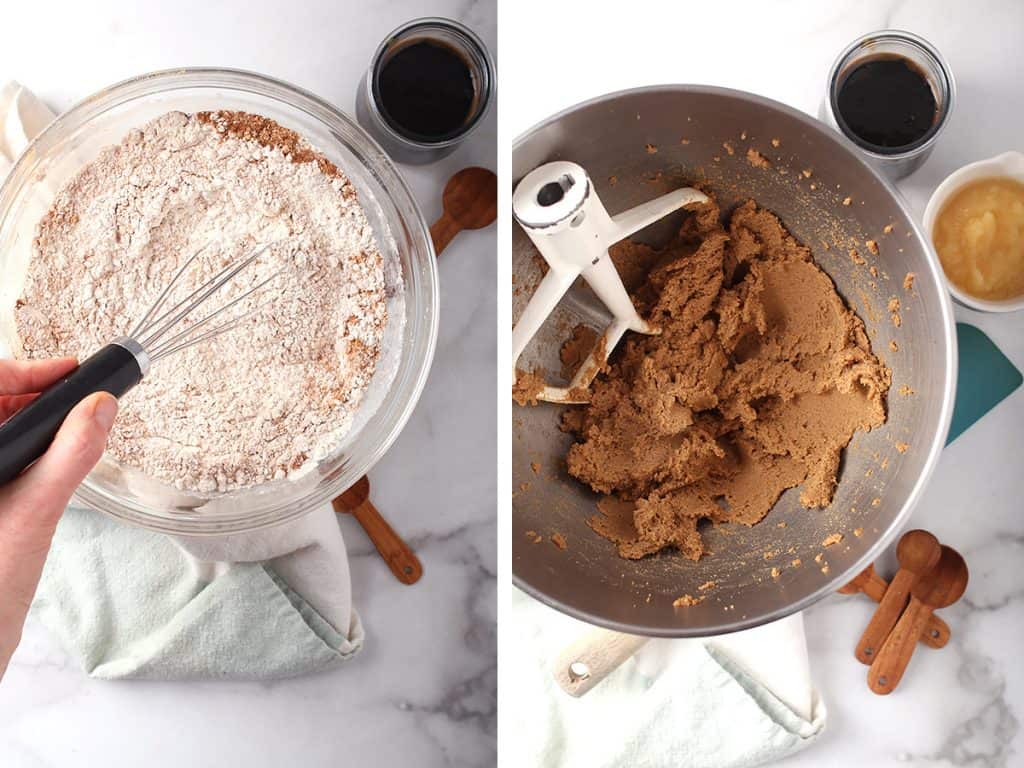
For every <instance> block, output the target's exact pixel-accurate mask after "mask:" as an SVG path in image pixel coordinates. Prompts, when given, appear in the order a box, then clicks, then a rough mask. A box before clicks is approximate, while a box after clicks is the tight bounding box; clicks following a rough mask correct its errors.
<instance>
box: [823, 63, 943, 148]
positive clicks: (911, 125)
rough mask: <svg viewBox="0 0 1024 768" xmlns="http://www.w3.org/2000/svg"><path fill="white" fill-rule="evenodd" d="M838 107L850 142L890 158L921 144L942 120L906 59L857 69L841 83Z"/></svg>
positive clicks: (918, 72) (928, 90)
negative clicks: (853, 141) (886, 154)
mask: <svg viewBox="0 0 1024 768" xmlns="http://www.w3.org/2000/svg"><path fill="white" fill-rule="evenodd" d="M836 101H837V106H838V108H839V119H840V122H841V123H842V124H843V127H844V128H845V129H846V131H847V133H852V134H853V136H852V138H854V139H859V140H860V142H861V143H863V144H867V145H869V146H870V147H876V148H879V149H882V150H888V151H889V152H893V151H901V150H905V149H908V148H910V147H912V146H913V145H914V144H917V143H919V142H921V141H922V140H923V139H924V138H925V136H926V135H928V133H929V132H930V131H931V129H932V126H934V125H935V123H936V120H937V117H938V105H937V104H936V102H935V94H934V93H933V92H932V88H931V85H930V84H929V83H928V79H927V78H926V77H925V75H924V73H923V72H921V70H920V69H918V68H917V67H916V66H915V65H914V64H913V63H912V62H910V61H908V60H907V59H905V58H903V57H902V56H886V57H878V58H873V59H870V60H868V61H865V62H863V63H861V64H859V65H857V66H856V67H855V68H853V70H852V71H851V72H850V73H849V74H848V75H847V76H846V77H845V78H844V79H843V82H842V84H841V85H840V86H839V94H838V96H837V98H836Z"/></svg>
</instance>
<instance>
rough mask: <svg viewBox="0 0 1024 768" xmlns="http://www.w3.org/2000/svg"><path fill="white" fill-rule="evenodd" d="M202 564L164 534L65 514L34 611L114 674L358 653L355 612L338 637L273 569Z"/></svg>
mask: <svg viewBox="0 0 1024 768" xmlns="http://www.w3.org/2000/svg"><path fill="white" fill-rule="evenodd" d="M269 562H270V563H273V562H274V561H273V560H271V561H269ZM207 565H209V564H206V563H202V562H201V561H199V560H196V559H195V558H193V557H192V556H191V555H189V554H187V553H186V552H185V551H184V550H183V549H182V548H181V547H180V546H179V545H178V544H176V543H175V540H174V539H172V538H170V537H168V536H164V535H162V534H158V533H151V532H149V531H145V530H142V529H139V528H134V527H131V526H127V525H124V524H123V523H119V522H117V521H115V520H113V519H111V518H109V517H107V516H105V515H103V514H100V513H98V512H94V511H92V510H87V509H79V508H75V507H69V508H68V509H67V511H66V512H65V513H64V517H63V519H62V520H61V522H60V525H59V527H58V531H57V536H56V540H55V546H54V547H53V549H52V550H51V552H50V556H49V557H48V559H47V561H46V568H45V569H44V572H43V578H42V581H41V582H40V585H39V590H38V591H37V593H36V599H35V602H34V603H33V606H32V611H33V614H34V615H35V616H36V617H37V618H38V619H39V620H40V621H41V622H42V623H43V624H44V625H45V626H46V627H47V628H48V629H49V630H50V631H51V632H53V633H54V634H55V635H56V636H57V638H58V639H59V640H60V642H61V644H62V645H63V646H64V648H65V649H66V650H67V652H68V653H70V654H71V655H72V656H74V657H75V658H76V659H77V660H78V662H79V663H80V664H81V666H82V668H83V669H84V670H85V671H86V672H87V673H88V674H89V675H91V676H93V677H98V678H107V679H113V678H140V679H160V680H168V679H193V678H231V679H272V678H279V677H289V676H294V675H300V674H304V673H309V672H315V671H321V670H325V669H329V668H331V667H334V666H336V665H338V664H340V663H342V662H344V661H345V660H346V659H348V658H351V657H352V656H353V655H354V654H355V653H356V652H357V651H359V649H360V648H361V647H362V643H363V629H362V626H361V624H360V622H359V617H358V615H357V614H356V613H355V611H351V612H350V613H347V614H346V615H349V616H350V617H351V619H350V625H349V626H347V627H345V630H346V632H345V633H344V634H343V633H341V632H339V631H338V630H337V629H336V628H335V627H334V626H332V624H331V623H330V622H329V621H327V620H326V619H324V618H323V616H322V615H321V612H320V611H317V610H316V609H314V608H313V607H312V606H311V605H310V604H309V603H308V602H307V601H306V600H304V599H303V598H302V597H301V596H300V595H298V594H297V593H296V592H295V591H294V590H293V589H291V588H290V587H289V586H288V585H287V584H286V583H285V581H284V580H283V579H282V578H281V576H279V575H278V573H276V572H275V570H274V568H273V567H272V566H271V565H269V564H268V563H267V562H235V563H216V564H215V566H216V567H213V568H207V567H206V566H207ZM346 575H347V573H346ZM344 586H345V587H347V584H346V585H344Z"/></svg>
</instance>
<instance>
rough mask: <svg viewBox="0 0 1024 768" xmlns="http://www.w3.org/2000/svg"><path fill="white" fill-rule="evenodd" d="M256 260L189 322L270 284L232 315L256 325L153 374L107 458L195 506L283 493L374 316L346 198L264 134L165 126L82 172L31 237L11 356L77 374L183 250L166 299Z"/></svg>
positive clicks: (340, 414)
mask: <svg viewBox="0 0 1024 768" xmlns="http://www.w3.org/2000/svg"><path fill="white" fill-rule="evenodd" d="M257 243H271V244H272V245H271V247H270V248H269V249H268V250H267V251H266V252H265V253H264V254H263V255H262V256H260V258H259V259H258V260H257V262H256V264H254V265H252V266H250V267H249V268H247V269H246V270H245V271H244V272H243V273H241V274H240V275H239V276H238V277H237V278H236V279H235V280H233V281H232V283H231V284H230V285H228V286H225V288H224V289H222V290H221V291H220V292H218V293H217V294H215V295H214V296H213V297H211V299H210V303H209V304H208V305H207V306H206V307H204V308H202V309H200V310H198V311H197V314H195V315H194V316H193V318H192V319H193V321H194V320H199V319H201V318H202V317H203V316H204V315H205V314H206V312H207V311H208V310H210V309H214V308H216V307H217V306H220V305H222V304H223V303H226V302H227V301H229V300H230V299H231V298H232V297H233V296H236V295H238V294H240V293H242V292H243V291H245V290H246V288H248V287H251V286H253V285H255V284H256V283H257V282H259V281H260V280H262V279H264V278H266V277H267V276H269V275H271V274H273V272H275V271H277V270H279V269H281V268H282V267H283V268H284V273H283V274H282V275H281V276H279V277H277V278H276V279H275V280H274V281H273V282H272V283H271V284H270V285H268V286H266V288H264V289H263V290H261V291H259V292H257V294H256V295H255V296H254V297H252V298H251V299H247V300H245V301H244V302H242V303H241V304H240V305H238V307H237V308H236V309H237V310H238V311H245V310H246V309H248V308H251V307H253V306H257V305H259V307H260V308H259V311H258V312H257V313H256V315H255V316H254V317H253V318H252V319H251V320H248V321H246V322H244V323H243V324H242V325H241V326H240V327H239V328H237V329H236V330H233V331H231V332H229V333H227V334H225V335H223V336H220V337H218V338H216V339H214V340H212V341H210V342H207V343H204V344H201V345H199V346H196V347H192V348H190V349H188V350H185V351H183V352H181V353H179V354H177V355H174V356H171V357H169V358H167V359H165V360H161V361H160V362H158V363H157V364H156V365H154V367H153V370H152V371H151V372H150V374H149V376H148V377H147V378H146V379H145V380H143V382H142V384H141V385H140V386H139V387H137V388H136V389H135V390H133V391H132V392H130V393H128V395H126V396H125V397H124V398H123V401H122V410H121V414H120V416H119V418H118V420H117V423H116V424H115V427H114V431H113V434H112V435H111V439H110V442H109V444H108V450H109V452H110V453H111V454H112V455H113V456H114V458H116V459H117V460H118V461H120V462H121V463H123V464H126V465H128V466H132V467H136V468H138V469H140V470H142V471H143V472H145V473H146V474H148V475H150V476H152V477H155V478H158V479H160V480H163V481H165V482H168V483H172V484H174V485H176V486H177V487H179V488H184V489H188V490H194V491H201V492H209V491H214V490H228V489H232V488H237V487H243V486H250V485H255V484H258V483H261V482H264V481H266V480H269V479H273V478H280V477H284V476H286V475H287V474H289V473H290V472H292V471H294V470H297V469H298V468H299V467H301V466H303V465H304V464H307V463H308V462H310V461H312V460H316V459H318V458H320V457H322V456H323V455H325V454H326V453H327V452H329V451H330V450H331V449H332V448H333V447H334V446H336V445H337V444H338V443H339V442H340V440H341V438H342V437H343V436H344V434H345V433H346V431H347V430H348V428H349V425H350V423H351V420H352V415H353V413H354V411H355V409H356V407H357V405H358V404H359V401H360V398H361V397H362V394H363V391H364V390H365V388H366V386H367V384H368V382H369V380H370V377H371V375H372V374H373V371H374V367H375V365H376V362H377V359H378V357H379V354H380V340H381V336H382V332H383V329H384V326H385V323H386V320H387V310H386V306H385V293H384V290H385V285H384V274H383V268H382V259H381V255H380V253H379V251H378V248H377V244H376V242H375V241H374V237H373V232H372V229H371V227H370V226H369V224H368V223H367V220H366V217H365V215H364V213H363V210H362V208H361V207H360V205H359V203H358V201H357V199H356V195H355V190H354V188H353V187H352V185H351V184H350V183H349V181H348V180H347V179H346V178H345V177H344V175H342V174H341V173H340V172H339V171H338V169H337V168H335V167H334V166H333V165H331V164H330V163H329V162H328V161H326V160H325V159H324V158H323V157H322V156H320V155H318V154H316V153H315V152H313V151H312V150H311V148H310V147H309V146H308V145H307V144H306V143H305V142H304V141H302V140H301V139H299V137H298V136H297V135H296V134H294V133H293V132H291V131H287V130H285V129H284V128H282V127H281V126H279V125H277V124H276V123H274V122H273V121H270V120H268V119H266V118H262V117H259V116H256V115H247V114H244V113H213V114H212V115H210V114H201V115H185V114H182V113H179V112H172V113H168V114H166V115H163V116H162V117H160V118H158V119H156V120H154V121H152V122H151V123H149V124H148V125H146V126H145V127H143V128H142V129H140V130H137V131H133V132H132V133H131V134H129V135H128V136H127V137H126V138H125V139H124V140H123V141H122V142H121V144H119V145H117V146H114V147H108V148H107V149H105V150H103V152H101V153H100V155H99V156H98V157H97V158H96V160H94V161H93V162H92V163H90V164H89V165H87V166H86V167H85V168H83V169H82V171H81V172H80V173H79V174H78V175H77V176H76V177H75V178H74V179H72V180H71V181H70V182H69V183H68V184H67V185H66V186H65V188H64V189H63V190H61V192H60V193H59V194H58V195H57V197H56V199H55V200H54V203H53V206H52V207H51V209H50V211H49V213H48V214H47V215H46V216H45V217H44V218H43V219H42V221H41V222H40V224H39V229H38V232H37V236H36V240H35V243H34V248H33V258H32V261H31V263H30V265H29V271H28V276H27V279H26V284H25V288H24V291H23V294H22V298H21V300H20V301H19V302H18V307H17V309H16V312H15V321H16V324H17V329H18V334H19V336H20V339H21V343H22V347H23V350H22V354H23V356H25V357H35V358H37V357H48V356H53V355H59V354H77V355H79V356H80V357H84V356H85V355H88V354H90V353H91V352H93V351H95V350H96V349H98V348H99V347H101V346H103V345H104V344H106V343H108V342H109V341H111V340H112V339H114V338H116V337H117V336H122V335H124V334H125V333H127V332H128V331H129V330H130V329H131V327H132V326H133V325H134V323H135V321H136V320H137V319H139V318H141V316H142V315H143V314H144V312H145V310H146V308H148V306H149V305H150V304H151V303H152V302H153V301H154V300H155V299H156V297H157V296H158V294H159V293H160V291H161V290H162V289H163V288H164V287H165V286H166V285H167V283H168V282H169V281H170V280H171V277H172V276H173V274H174V272H175V271H176V269H177V268H178V267H179V266H180V265H181V264H182V263H184V261H185V260H186V259H187V258H189V257H190V256H191V255H193V254H194V253H196V252H197V251H199V252H200V256H199V258H197V259H196V263H195V264H194V265H193V267H192V268H191V269H190V271H189V272H188V273H187V274H186V275H185V278H186V279H183V280H182V281H181V282H182V285H181V290H179V291H176V292H175V295H177V296H179V298H181V297H184V296H185V295H187V293H189V292H191V290H192V289H193V288H194V287H195V286H196V285H198V284H199V283H200V282H201V281H203V280H206V279H207V278H209V277H211V276H212V275H213V274H214V273H215V272H217V271H218V270H219V269H220V268H222V267H223V266H224V265H226V264H227V263H229V262H230V261H233V260H234V261H237V260H239V259H241V258H243V257H244V256H245V255H246V254H247V253H249V252H250V251H252V250H253V249H254V247H255V245H256V244H257ZM171 298H172V300H173V298H174V297H173V296H172V297H171Z"/></svg>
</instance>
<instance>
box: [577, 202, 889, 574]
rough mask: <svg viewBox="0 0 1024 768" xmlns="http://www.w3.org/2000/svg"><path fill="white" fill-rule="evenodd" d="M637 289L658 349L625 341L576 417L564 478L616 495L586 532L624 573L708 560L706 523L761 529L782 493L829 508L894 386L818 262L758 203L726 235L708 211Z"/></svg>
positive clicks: (651, 254)
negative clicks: (842, 466) (633, 565)
mask: <svg viewBox="0 0 1024 768" xmlns="http://www.w3.org/2000/svg"><path fill="white" fill-rule="evenodd" d="M695 213H696V215H694V216H692V217H690V218H689V219H688V220H687V221H686V222H685V223H684V225H683V227H682V229H681V231H680V233H679V235H678V238H677V239H676V241H675V242H674V243H672V244H671V245H670V246H669V247H667V248H666V249H665V250H663V251H652V250H651V249H649V248H647V247H646V246H638V245H635V244H632V243H621V244H619V245H618V246H615V247H614V248H613V249H612V257H613V259H614V260H615V261H616V262H617V263H623V264H630V265H632V266H631V269H630V270H628V272H630V273H632V274H635V273H636V268H635V265H636V261H637V259H645V260H646V261H647V263H648V264H653V267H652V268H651V269H650V270H649V272H648V274H647V276H646V279H645V280H644V281H643V282H642V283H641V284H640V285H639V286H637V284H636V282H635V281H634V282H633V285H629V283H630V282H631V281H630V280H629V279H627V281H626V282H627V285H628V287H630V289H631V290H633V289H635V293H634V299H635V301H636V303H637V307H638V309H639V310H640V312H641V314H642V315H643V316H645V317H646V318H647V319H648V320H649V321H650V322H651V323H653V324H654V325H656V326H658V327H659V328H661V330H662V333H661V334H660V335H657V336H640V335H635V334H631V335H630V336H629V337H628V338H627V339H626V341H625V342H624V343H623V345H622V347H621V348H620V350H619V351H618V353H617V354H616V355H614V356H613V358H612V360H611V363H610V367H609V368H608V369H607V370H606V371H605V372H604V373H602V374H601V375H600V376H599V377H598V379H597V380H596V381H595V382H594V384H593V388H592V389H593V396H592V399H591V402H590V404H588V405H586V406H581V407H578V408H573V409H571V410H568V411H566V413H565V415H564V416H563V428H564V429H566V430H567V431H570V432H572V433H574V434H575V435H576V436H577V438H578V441H577V442H576V443H575V444H574V445H573V446H572V447H571V448H570V450H569V454H568V468H569V472H570V474H572V475H573V476H574V477H576V478H578V479H580V480H581V481H583V482H585V483H587V484H588V485H590V486H591V487H592V488H593V489H594V490H596V491H598V492H600V493H603V494H608V495H609V497H614V498H608V499H607V500H606V501H605V502H602V503H601V504H600V505H599V508H600V510H601V514H600V515H597V516H595V517H594V518H593V519H592V520H591V521H590V522H591V526H592V527H593V528H594V529H595V530H596V531H597V532H598V533H600V534H602V535H604V536H606V537H607V538H609V539H611V540H613V541H615V542H616V543H617V544H618V545H619V552H620V554H621V555H622V556H623V557H625V558H633V559H635V558H641V557H644V556H645V555H650V554H653V553H656V552H659V551H661V550H663V549H666V548H676V549H678V550H679V551H680V552H682V553H683V554H684V555H686V556H687V557H689V558H691V559H694V560H696V559H698V558H699V557H700V556H701V554H702V553H703V551H704V550H703V543H702V540H701V536H700V534H699V532H698V523H699V522H700V521H701V520H703V519H708V520H711V521H714V522H726V521H730V522H739V523H744V524H746V525H754V524H755V523H757V522H759V521H760V520H761V519H762V518H763V517H764V516H765V515H766V514H767V513H768V512H769V510H771V508H772V506H773V505H774V504H775V502H776V501H777V500H778V498H779V496H780V495H781V494H782V492H783V491H785V490H786V489H788V488H793V487H795V486H802V491H801V494H800V502H801V504H803V505H804V506H805V507H809V508H813V507H825V506H827V505H828V504H830V503H831V501H832V496H833V493H834V491H835V487H836V482H837V477H836V476H837V473H838V470H839V462H840V457H841V454H842V451H843V449H844V448H845V447H846V445H847V443H849V441H850V439H851V438H852V436H853V434H854V433H855V432H856V431H858V430H870V429H872V428H874V427H877V426H879V425H881V424H883V423H884V422H885V419H886V410H885V407H886V406H885V400H886V395H887V392H888V389H889V385H890V381H891V373H890V371H889V369H888V368H886V367H885V366H884V365H883V364H882V363H880V362H879V360H878V359H877V358H876V357H875V356H874V355H873V354H872V352H871V346H870V343H869V341H868V337H867V335H866V333H865V330H864V324H863V322H862V321H861V320H860V318H858V317H857V316H856V315H855V314H854V313H853V312H852V311H851V310H850V309H849V308H848V307H847V306H846V304H845V303H844V302H843V299H842V298H840V296H839V294H838V293H837V292H836V289H835V287H834V286H833V284H832V281H831V280H830V279H829V277H828V276H827V275H826V274H825V273H824V272H822V270H821V269H820V268H819V267H818V266H817V264H815V262H814V260H813V258H812V256H811V252H810V250H809V249H808V248H807V247H806V246H804V245H802V244H801V243H799V242H797V241H796V240H795V239H794V238H793V237H792V236H791V235H790V234H789V233H788V232H787V231H786V230H785V229H784V228H783V226H782V224H781V223H780V222H779V220H778V219H777V218H776V217H775V216H774V215H772V214H771V213H769V212H768V211H766V210H763V209H760V208H758V207H757V206H756V204H755V203H754V202H753V201H750V202H747V203H746V204H744V205H742V206H740V207H739V208H737V209H736V210H735V211H734V213H733V214H732V216H731V217H730V219H729V222H728V228H727V229H726V228H724V227H723V225H722V223H721V221H720V216H719V210H718V208H717V207H716V206H715V205H713V204H707V205H704V206H700V207H699V208H696V209H695Z"/></svg>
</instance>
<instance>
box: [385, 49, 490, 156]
mask: <svg viewBox="0 0 1024 768" xmlns="http://www.w3.org/2000/svg"><path fill="white" fill-rule="evenodd" d="M377 90H378V93H377V101H378V103H379V105H380V108H381V112H382V113H383V115H384V118H385V119H386V120H387V121H388V123H389V124H390V125H391V127H392V128H394V129H395V130H396V131H398V132H399V133H401V134H402V135H403V136H406V137H408V138H411V139H413V140H416V141H425V142H437V141H445V140H447V139H450V138H454V137H455V136H457V135H458V134H459V133H460V131H461V129H462V128H463V127H465V125H466V123H467V122H468V121H469V118H470V116H471V114H472V112H473V107H474V103H475V101H476V87H475V83H474V81H473V73H472V71H471V70H470V68H469V64H468V63H467V62H466V60H465V59H464V58H463V57H462V55H461V54H459V52H458V51H456V50H454V49H453V48H450V47H448V46H447V45H444V44H443V43H439V42H434V41H432V40H421V41H418V42H414V43H410V44H408V45H405V46H403V47H402V48H400V49H399V50H397V51H395V52H394V53H393V54H392V55H391V56H390V57H389V58H388V59H387V60H386V61H385V63H384V65H383V67H382V68H381V70H380V73H379V75H378V78H377Z"/></svg>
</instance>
